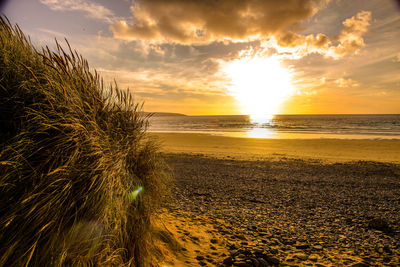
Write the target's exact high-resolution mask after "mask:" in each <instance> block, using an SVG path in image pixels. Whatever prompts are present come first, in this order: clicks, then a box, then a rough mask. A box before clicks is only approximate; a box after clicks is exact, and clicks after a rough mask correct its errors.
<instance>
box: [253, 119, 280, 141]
mask: <svg viewBox="0 0 400 267" xmlns="http://www.w3.org/2000/svg"><path fill="white" fill-rule="evenodd" d="M273 119H274V116H273V115H268V116H264V117H263V118H254V117H251V116H250V121H251V122H252V123H253V124H254V127H253V128H251V129H248V130H247V132H246V135H247V137H250V138H273V137H276V135H277V132H276V131H275V130H274V129H273V128H271V127H270V126H271V125H273V124H274V122H273Z"/></svg>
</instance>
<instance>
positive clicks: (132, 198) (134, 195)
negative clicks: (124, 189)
mask: <svg viewBox="0 0 400 267" xmlns="http://www.w3.org/2000/svg"><path fill="white" fill-rule="evenodd" d="M142 190H143V187H141V186H139V188H138V189H136V190H134V191H132V192H130V193H129V194H128V199H129V201H130V202H131V203H132V202H133V201H135V199H136V198H137V196H138V195H139V193H140V191H142Z"/></svg>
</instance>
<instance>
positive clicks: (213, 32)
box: [111, 0, 328, 44]
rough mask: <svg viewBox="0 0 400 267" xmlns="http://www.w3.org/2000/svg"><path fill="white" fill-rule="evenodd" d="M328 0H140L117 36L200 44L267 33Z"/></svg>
mask: <svg viewBox="0 0 400 267" xmlns="http://www.w3.org/2000/svg"><path fill="white" fill-rule="evenodd" d="M327 2H328V0H288V1H275V0H218V1H215V0H202V1H198V0H171V1H165V0H136V1H135V2H134V4H133V5H132V6H131V11H132V15H133V21H132V23H128V22H127V21H126V20H119V21H117V22H115V23H114V24H113V25H112V26H111V30H112V31H113V33H114V37H116V38H121V39H130V40H138V39H140V40H147V41H152V42H159V43H180V44H193V43H196V44H200V43H211V42H213V41H222V40H253V39H255V38H266V37H268V36H270V35H273V34H276V33H278V32H282V31H285V30H287V29H289V28H290V27H295V26H296V25H298V24H299V23H300V22H302V21H303V20H304V19H306V18H309V17H311V16H312V15H314V14H315V13H316V12H317V10H318V9H319V8H321V6H323V5H324V4H326V3H327Z"/></svg>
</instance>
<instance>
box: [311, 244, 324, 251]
mask: <svg viewBox="0 0 400 267" xmlns="http://www.w3.org/2000/svg"><path fill="white" fill-rule="evenodd" d="M313 249H315V250H323V249H324V248H323V247H322V246H321V245H316V246H314V247H313Z"/></svg>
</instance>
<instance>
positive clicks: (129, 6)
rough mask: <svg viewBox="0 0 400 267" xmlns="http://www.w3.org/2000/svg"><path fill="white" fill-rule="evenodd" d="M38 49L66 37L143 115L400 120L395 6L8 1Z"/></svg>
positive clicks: (336, 1) (342, 1) (378, 2)
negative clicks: (134, 101)
mask: <svg viewBox="0 0 400 267" xmlns="http://www.w3.org/2000/svg"><path fill="white" fill-rule="evenodd" d="M0 7H1V11H2V13H3V14H4V15H5V16H7V17H8V18H9V19H10V21H11V22H12V23H17V24H18V25H19V26H20V27H21V29H22V30H23V31H24V32H25V33H26V34H28V35H29V36H30V38H31V40H32V42H33V43H34V44H35V45H37V46H44V45H49V46H50V47H54V39H55V38H56V39H57V40H59V41H61V43H63V42H64V41H63V40H64V38H67V39H68V41H69V42H70V43H71V45H72V47H73V48H75V49H76V50H77V51H78V52H79V53H81V54H82V55H83V56H84V57H85V58H86V59H87V60H88V61H89V64H90V66H91V67H93V68H94V69H96V70H97V71H98V72H99V73H100V74H101V75H102V77H103V78H104V80H105V81H106V82H107V83H110V82H112V81H113V80H114V79H115V81H116V82H117V83H118V86H119V88H120V89H123V90H125V89H127V88H129V89H130V91H131V92H132V94H134V96H135V98H136V99H137V101H140V102H141V101H144V102H145V104H144V109H145V110H146V111H151V112H176V113H184V114H188V115H213V114H214V115H227V114H249V113H253V114H257V113H263V114H265V113H271V114H276V113H280V114H356V113H370V114H378V113H391V114H394V113H400V4H398V2H397V1H394V0H351V1H348V0H286V1H276V0H202V1H199V0H168V1H166V0H134V1H129V0H112V1H111V0H96V1H95V0H9V1H2V3H1V6H0Z"/></svg>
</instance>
